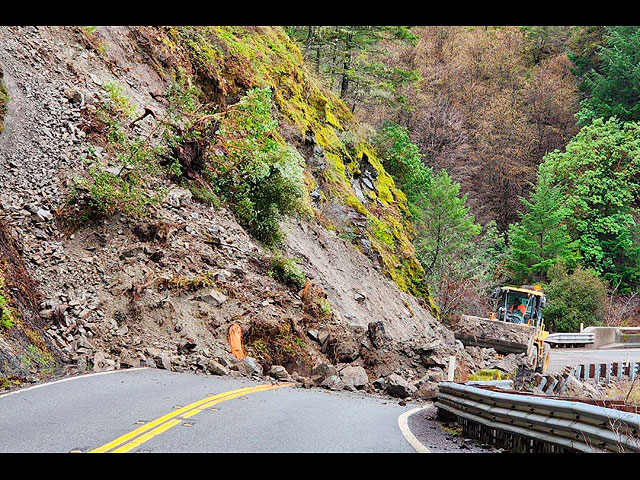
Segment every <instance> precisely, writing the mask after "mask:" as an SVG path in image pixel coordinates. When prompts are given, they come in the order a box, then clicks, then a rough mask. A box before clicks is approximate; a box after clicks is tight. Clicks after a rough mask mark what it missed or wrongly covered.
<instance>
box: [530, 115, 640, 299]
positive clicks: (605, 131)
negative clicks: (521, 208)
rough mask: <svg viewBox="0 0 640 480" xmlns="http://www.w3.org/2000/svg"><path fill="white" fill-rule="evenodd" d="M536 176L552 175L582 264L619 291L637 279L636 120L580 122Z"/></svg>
mask: <svg viewBox="0 0 640 480" xmlns="http://www.w3.org/2000/svg"><path fill="white" fill-rule="evenodd" d="M541 175H546V176H548V178H549V179H553V185H554V186H556V187H558V188H560V189H561V191H562V194H563V196H564V198H565V202H566V207H567V208H569V209H570V210H571V215H569V217H567V224H568V226H569V233H570V235H571V237H572V238H573V239H574V240H577V242H578V248H579V251H580V255H581V257H582V261H581V263H582V264H583V265H585V266H587V267H591V268H593V269H594V270H595V271H596V273H598V274H599V275H602V276H603V277H604V278H605V279H607V280H608V281H610V282H611V284H612V285H613V286H617V285H618V284H620V287H621V290H622V291H625V290H626V291H628V290H629V289H631V288H635V287H636V286H637V285H638V282H639V281H640V244H639V243H638V237H639V232H638V226H637V224H636V220H635V219H636V218H638V216H639V215H640V211H639V210H638V206H639V203H640V202H639V201H638V193H639V191H640V124H637V123H626V124H621V123H620V122H618V121H617V120H616V119H610V120H608V121H607V122H605V121H603V120H602V119H597V120H595V121H594V122H593V124H591V125H589V126H587V127H584V128H583V129H582V130H581V131H580V132H579V133H578V135H576V136H575V137H574V138H573V139H572V140H571V142H570V143H569V144H568V145H567V148H566V151H565V152H557V151H556V152H554V153H551V154H549V155H547V156H546V157H545V162H544V164H543V165H542V166H541Z"/></svg>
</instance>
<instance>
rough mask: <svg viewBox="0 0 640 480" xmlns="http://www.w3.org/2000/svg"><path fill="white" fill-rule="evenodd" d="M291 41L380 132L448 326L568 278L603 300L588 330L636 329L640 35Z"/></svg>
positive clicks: (389, 31)
mask: <svg viewBox="0 0 640 480" xmlns="http://www.w3.org/2000/svg"><path fill="white" fill-rule="evenodd" d="M287 28H288V29H289V32H290V34H291V35H292V37H293V38H295V39H297V41H298V42H299V43H300V45H301V48H304V51H305V52H306V56H307V60H308V63H309V65H310V67H311V68H314V69H315V71H316V72H317V74H318V75H320V76H321V77H323V78H324V79H325V81H326V82H327V84H328V85H329V86H332V87H333V89H334V91H335V92H336V93H337V94H339V95H340V96H341V97H342V98H343V99H344V100H345V101H346V102H347V103H348V104H349V105H350V106H351V109H352V110H353V111H354V112H355V113H356V115H357V116H359V117H360V118H361V120H362V121H364V122H366V123H368V124H369V125H370V126H371V127H372V128H373V129H374V130H376V131H377V132H378V133H375V134H373V136H374V137H375V136H377V137H378V139H379V144H380V145H382V147H381V150H380V151H381V152H382V154H383V156H386V157H385V158H384V159H383V163H384V165H385V167H386V168H387V170H388V171H390V172H392V173H393V176H394V178H395V179H396V181H397V182H398V183H399V184H400V185H401V187H402V188H403V189H404V190H405V193H407V195H408V197H409V199H410V204H413V205H410V210H411V212H412V218H413V220H414V223H415V225H416V230H417V232H418V234H417V237H416V239H415V242H414V243H415V245H416V249H417V251H418V256H419V258H420V261H421V263H422V265H423V267H424V268H425V270H426V272H427V276H428V278H429V283H430V285H431V286H432V290H433V292H434V296H435V298H436V303H437V304H438V305H439V307H440V308H441V310H442V311H443V312H444V314H445V316H448V315H453V316H455V314H457V313H462V312H465V313H475V314H483V313H484V312H485V311H486V308H488V305H486V303H485V302H484V301H483V300H482V298H483V297H485V296H486V294H487V293H488V292H489V291H491V289H492V288H493V287H494V286H496V285H498V284H501V283H506V282H514V283H516V282H517V283H533V282H537V283H543V284H549V283H551V284H553V282H556V283H559V282H567V281H571V280H567V279H566V278H564V277H562V278H560V277H555V276H554V272H559V271H560V270H561V269H555V270H554V269H553V268H552V267H554V265H561V266H563V267H564V268H566V269H568V270H569V272H573V271H574V270H575V269H580V268H583V269H584V270H576V272H579V275H575V276H573V277H572V276H570V277H568V278H569V279H573V280H574V281H575V282H578V283H580V285H575V287H576V288H577V289H578V290H581V288H582V287H585V292H586V291H591V290H590V289H589V288H587V285H588V284H593V283H594V282H595V283H598V282H600V283H599V286H598V289H599V290H600V291H601V290H602V289H608V290H609V297H608V298H607V299H606V300H604V303H606V305H602V307H603V308H598V309H596V311H594V315H593V316H591V317H590V318H591V319H592V320H591V322H593V323H595V324H599V323H602V322H604V321H607V322H609V323H613V324H619V323H621V322H622V323H625V322H627V323H629V324H634V323H637V322H638V321H639V320H640V313H639V312H638V306H639V304H638V302H637V301H636V294H637V291H638V287H639V283H638V279H637V275H638V263H637V262H638V258H639V255H638V254H639V251H638V247H639V245H640V243H639V238H640V235H639V232H638V227H637V220H638V218H639V214H638V210H637V208H638V204H637V198H638V196H637V181H638V173H637V163H638V161H639V157H638V152H637V150H636V144H637V132H636V130H637V124H636V123H635V122H636V121H637V120H638V119H639V118H640V117H639V116H638V115H639V114H638V108H639V105H640V95H639V93H638V81H637V80H638V79H637V72H638V57H637V51H638V41H639V39H640V32H639V29H638V27H635V26H618V27H616V26H607V27H602V26H583V27H562V26H526V27H522V26H498V27H478V26H475V27H474V26H470V27H455V26H454V27H446V26H427V27H357V26H356V27H349V26H331V27H287ZM343 78H347V79H348V80H349V82H347V85H348V88H346V89H345V88H342V87H343V86H344V82H341V81H340V80H341V79H343ZM365 87H366V88H365ZM363 89H366V92H363ZM394 125H396V126H394ZM381 136H382V137H386V138H381ZM411 158H413V160H410V159H411ZM409 164H410V165H411V170H410V173H409V171H408V170H407V166H408V165H409ZM420 164H422V165H423V166H424V169H423V168H422V167H421V166H420ZM449 179H452V180H453V182H454V183H457V184H458V185H459V186H455V185H450V181H449ZM445 192H448V196H447V195H444V193H445ZM456 197H457V198H458V199H459V201H458V202H454V201H452V199H454V198H456ZM447 198H448V199H449V200H446V199H447ZM412 199H413V201H412ZM434 204H438V205H440V214H439V215H438V217H437V218H438V219H439V221H434V218H433V215H432V213H431V211H432V210H433V209H434V208H435V207H434ZM465 205H466V206H465ZM442 218H446V219H447V220H446V221H444V222H443V221H441V219H442ZM476 222H477V224H476ZM473 259H476V260H479V261H474V260H473ZM440 262H441V263H442V264H443V265H446V267H445V268H438V267H437V265H438V264H439V263H440ZM587 277H589V278H591V280H588V281H587ZM584 282H587V283H584ZM550 291H552V292H554V293H553V295H552V296H551V297H552V298H551V303H552V305H553V304H554V302H555V303H556V305H555V307H554V308H560V304H561V303H562V301H564V300H562V299H560V298H557V299H554V298H553V297H554V296H556V295H557V292H558V291H559V290H558V289H553V288H552V289H551V290H550ZM620 295H623V297H621V296H620ZM598 298H603V297H601V296H599V297H598ZM622 305H625V306H624V307H622ZM554 315H557V314H554ZM569 323H570V322H569ZM563 328H568V327H563Z"/></svg>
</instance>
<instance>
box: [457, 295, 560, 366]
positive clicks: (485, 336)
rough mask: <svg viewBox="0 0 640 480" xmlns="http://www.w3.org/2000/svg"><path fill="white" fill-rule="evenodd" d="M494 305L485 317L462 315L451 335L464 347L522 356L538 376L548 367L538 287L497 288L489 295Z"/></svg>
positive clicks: (543, 303)
mask: <svg viewBox="0 0 640 480" xmlns="http://www.w3.org/2000/svg"><path fill="white" fill-rule="evenodd" d="M491 297H492V298H493V299H494V300H495V301H496V305H495V308H494V310H493V311H492V312H490V313H489V317H488V318H480V317H472V316H469V315H463V316H462V317H461V318H460V320H459V322H458V323H457V324H456V325H455V327H454V333H455V336H456V338H457V339H458V340H460V341H461V342H462V343H463V344H464V345H467V346H476V347H482V348H493V349H495V350H496V352H498V353H500V354H504V355H507V354H510V353H515V354H520V353H526V355H527V358H528V360H529V366H530V367H531V368H532V369H533V370H536V371H537V372H539V373H546V371H547V368H548V367H549V356H550V347H549V344H547V343H545V339H546V338H547V337H548V336H549V332H548V331H547V330H546V328H545V324H544V319H543V317H542V311H543V310H544V307H545V306H546V303H547V299H546V297H545V295H544V293H543V292H542V290H541V289H540V287H538V286H535V287H532V286H528V285H525V286H523V287H501V288H498V289H497V290H496V291H495V292H494V293H493V294H492V296H491Z"/></svg>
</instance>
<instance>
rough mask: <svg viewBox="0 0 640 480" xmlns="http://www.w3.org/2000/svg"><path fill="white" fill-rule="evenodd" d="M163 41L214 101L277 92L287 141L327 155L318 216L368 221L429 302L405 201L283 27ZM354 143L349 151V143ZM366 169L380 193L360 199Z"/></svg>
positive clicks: (391, 271) (184, 30)
mask: <svg viewBox="0 0 640 480" xmlns="http://www.w3.org/2000/svg"><path fill="white" fill-rule="evenodd" d="M158 38H159V42H160V44H161V45H162V46H163V48H164V49H165V50H166V52H165V53H166V54H167V58H173V59H177V60H175V61H174V64H175V66H177V67H178V68H175V69H174V73H173V74H174V76H175V75H177V73H176V72H180V73H179V75H183V76H184V75H189V76H191V77H192V78H193V79H194V81H195V82H194V83H196V84H198V85H199V86H200V87H201V90H202V93H203V96H205V97H206V101H209V102H210V101H212V100H213V101H215V102H217V103H219V104H221V105H223V106H224V105H231V104H234V103H236V102H238V100H240V98H241V97H242V96H243V95H244V94H245V93H246V91H247V90H249V89H254V88H269V89H270V90H271V91H272V92H273V101H274V103H275V105H276V107H277V110H278V119H279V122H280V125H281V130H282V131H287V132H294V133H292V134H290V135H289V136H291V137H292V138H287V141H289V142H292V143H294V144H295V142H297V144H298V145H297V147H298V149H299V150H300V151H305V149H308V148H310V147H309V145H310V143H312V144H314V145H315V146H318V147H320V148H321V149H322V153H323V158H324V161H325V166H324V169H323V170H322V171H321V172H318V171H315V170H313V167H312V166H309V165H308V166H307V171H306V173H305V180H304V184H305V186H306V189H307V193H310V191H311V189H312V188H313V189H316V188H318V187H319V188H320V190H322V192H323V195H322V196H321V201H320V204H318V203H316V204H315V208H316V210H318V213H317V214H316V218H318V219H319V220H320V221H322V222H323V223H324V224H325V225H327V226H329V225H332V226H333V225H334V224H335V223H337V222H336V219H335V218H331V217H330V216H329V217H327V216H326V215H324V212H323V211H322V210H323V205H325V204H331V205H335V204H336V202H337V203H341V204H342V205H344V207H345V208H346V209H352V210H353V211H354V214H357V215H361V216H364V217H366V220H367V222H366V224H367V227H366V228H365V229H364V231H363V232H362V234H363V235H364V236H366V237H367V238H368V239H369V241H370V242H371V245H372V248H373V250H374V251H375V252H376V253H377V255H378V257H379V258H380V259H382V265H383V268H384V270H385V272H386V273H387V274H388V275H389V276H390V277H391V278H392V279H393V280H394V281H395V283H396V284H397V285H398V287H399V288H401V289H402V290H404V291H405V292H408V293H411V294H413V295H415V296H417V297H421V298H424V299H425V300H426V301H429V298H430V296H429V290H428V287H427V285H426V284H425V280H424V271H423V269H422V267H421V266H420V264H419V262H418V261H417V259H416V256H415V251H414V250H413V247H412V246H411V240H412V238H413V230H412V226H411V224H410V222H409V220H408V207H407V201H406V197H405V195H404V194H403V193H402V191H400V190H399V189H398V188H397V187H396V186H395V183H394V181H393V179H392V178H391V176H390V175H389V174H388V173H387V172H386V171H385V170H384V167H383V166H382V163H381V162H380V160H379V159H378V156H377V154H376V152H375V151H374V149H373V148H372V147H371V146H370V145H369V144H368V143H367V142H365V141H363V140H361V139H358V138H357V135H354V134H353V133H352V132H356V131H357V122H356V120H355V118H354V117H353V115H352V114H351V112H350V111H349V109H348V108H347V107H346V105H345V104H344V103H343V102H342V101H341V100H340V99H338V98H337V97H335V96H334V95H333V94H332V93H331V92H328V91H324V90H322V89H321V88H320V87H319V86H318V85H317V84H316V83H315V82H314V81H313V79H312V78H311V76H310V75H309V73H308V71H307V69H306V67H305V62H304V59H303V56H302V54H301V52H300V51H299V50H298V48H297V47H296V46H295V45H294V44H293V43H292V42H291V41H290V39H289V38H288V36H287V35H286V33H285V32H284V31H283V30H282V29H281V28H280V27H258V26H216V27H163V28H160V29H159V35H158ZM232 108H233V107H232ZM285 127H286V128H285ZM291 127H294V128H293V129H292V128H291ZM347 137H349V138H351V140H350V141H349V145H346V144H345V141H346V140H343V139H342V138H347ZM365 167H366V169H368V174H369V175H371V176H372V178H374V183H375V187H374V189H373V190H371V189H368V190H367V191H366V192H363V194H362V195H361V196H359V195H356V192H355V191H354V188H353V186H352V182H354V181H355V180H357V179H358V178H360V177H361V176H362V175H363V172H362V170H363V168H365ZM311 178H312V180H311ZM430 303H432V302H430ZM434 313H436V314H437V309H434Z"/></svg>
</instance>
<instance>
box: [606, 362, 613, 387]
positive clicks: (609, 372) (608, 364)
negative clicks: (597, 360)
mask: <svg viewBox="0 0 640 480" xmlns="http://www.w3.org/2000/svg"><path fill="white" fill-rule="evenodd" d="M611 366H612V365H611V364H610V363H607V364H605V366H604V368H605V373H604V383H605V384H607V385H609V384H610V383H611Z"/></svg>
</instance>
